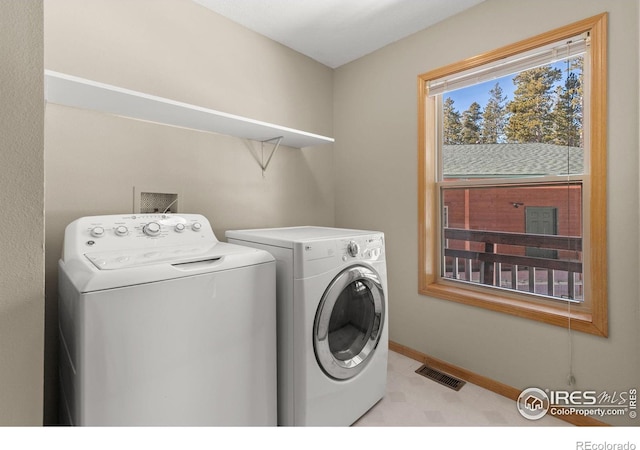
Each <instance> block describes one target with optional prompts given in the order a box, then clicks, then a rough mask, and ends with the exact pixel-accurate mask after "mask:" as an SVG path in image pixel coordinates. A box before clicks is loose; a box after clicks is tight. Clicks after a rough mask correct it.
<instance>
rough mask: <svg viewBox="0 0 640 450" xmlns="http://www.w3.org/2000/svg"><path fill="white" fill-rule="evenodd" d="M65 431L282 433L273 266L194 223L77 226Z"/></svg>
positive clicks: (71, 264) (68, 241) (63, 345)
mask: <svg viewBox="0 0 640 450" xmlns="http://www.w3.org/2000/svg"><path fill="white" fill-rule="evenodd" d="M59 293H60V297H59V326H60V379H61V406H62V408H61V409H62V422H63V423H68V424H71V425H87V426H105V425H115V426H252V425H255V426H267V425H276V423H277V407H276V402H277V398H276V364H275V360H276V333H275V329H276V315H275V261H274V259H273V257H272V256H271V255H270V254H269V253H267V252H266V251H260V250H256V249H251V248H247V247H240V246H237V245H232V244H227V243H221V242H218V240H217V239H216V237H215V235H214V233H213V231H212V229H211V226H210V224H209V222H208V220H207V219H206V218H205V217H204V216H201V215H196V214H179V215H174V214H171V215H163V214H136V215H113V216H93V217H84V218H81V219H78V220H76V221H74V222H72V223H71V224H69V225H68V226H67V228H66V230H65V237H64V247H63V255H62V258H61V259H60V262H59Z"/></svg>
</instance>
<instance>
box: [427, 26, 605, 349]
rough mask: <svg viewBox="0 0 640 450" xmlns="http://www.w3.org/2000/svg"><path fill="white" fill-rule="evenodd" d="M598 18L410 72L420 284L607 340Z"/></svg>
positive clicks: (601, 46) (600, 31)
mask: <svg viewBox="0 0 640 450" xmlns="http://www.w3.org/2000/svg"><path fill="white" fill-rule="evenodd" d="M605 39H606V15H604V14H603V15H601V16H597V17H594V18H590V19H586V20H584V21H581V22H579V23H576V24H573V25H569V26H567V27H564V28H562V29H559V30H554V31H552V32H549V33H546V34H544V35H541V36H537V37H535V38H532V39H529V40H527V41H523V42H519V43H517V44H514V45H511V46H508V47H504V48H502V49H498V50H496V51H493V52H489V53H487V54H485V55H481V56H478V57H476V58H470V59H468V60H465V61H463V62H461V63H457V64H453V65H451V66H447V67H444V68H441V69H438V70H435V71H432V72H429V73H426V74H423V75H420V77H419V86H420V88H419V96H420V97H419V101H420V111H421V114H420V123H419V131H420V141H419V144H420V145H419V155H420V172H419V177H420V180H419V181H420V182H419V189H420V191H419V201H420V204H419V207H420V208H419V212H420V217H419V221H420V292H421V293H422V294H425V295H429V296H436V297H440V298H445V299H449V300H454V301H458V302H463V303H467V304H472V305H476V306H481V307H485V308H489V309H493V310H497V311H501V312H506V313H510V314H515V315H518V316H521V317H529V318H532V319H535V320H540V321H544V322H547V323H552V324H555V325H560V326H566V325H567V324H568V323H569V320H570V321H571V326H572V328H574V329H577V330H581V331H585V332H590V333H594V334H599V335H605V336H606V335H607V320H606V205H605V204H604V202H605V188H606V178H605V175H606V166H605V164H606V149H605V143H606V135H605V131H606V123H605V122H606V91H605V86H606V41H605Z"/></svg>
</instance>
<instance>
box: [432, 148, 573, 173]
mask: <svg viewBox="0 0 640 450" xmlns="http://www.w3.org/2000/svg"><path fill="white" fill-rule="evenodd" d="M442 153H443V173H444V177H445V178H478V177H509V176H520V177H522V176H539V175H567V174H580V173H582V172H583V165H584V163H583V150H582V148H579V147H567V146H562V145H553V144H538V143H533V144H464V145H444V146H443V152H442ZM567 166H568V170H567Z"/></svg>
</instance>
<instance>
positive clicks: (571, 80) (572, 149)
mask: <svg viewBox="0 0 640 450" xmlns="http://www.w3.org/2000/svg"><path fill="white" fill-rule="evenodd" d="M583 60H584V58H583V57H582V56H578V57H574V58H571V59H567V60H564V61H559V62H556V63H554V64H549V65H545V66H541V67H535V68H532V69H529V70H525V71H522V72H519V73H516V74H513V75H509V76H506V77H502V78H499V79H497V80H493V81H490V82H485V83H480V84H476V85H473V86H469V87H466V88H463V89H459V90H456V91H451V92H447V93H445V94H444V95H443V97H442V127H441V131H442V179H443V180H444V181H451V180H459V179H471V178H520V177H531V176H545V175H566V174H572V175H573V174H582V173H583V172H584V164H583V161H584V154H583V113H582V111H583V87H582V85H583V80H582V79H583Z"/></svg>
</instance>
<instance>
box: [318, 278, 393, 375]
mask: <svg viewBox="0 0 640 450" xmlns="http://www.w3.org/2000/svg"><path fill="white" fill-rule="evenodd" d="M384 302H385V298H384V291H383V289H382V284H381V282H380V278H379V277H378V275H377V274H376V273H375V272H374V271H373V270H371V269H369V268H367V267H364V266H352V267H349V268H348V269H345V270H344V271H342V272H341V273H340V274H339V275H338V276H337V277H336V278H335V279H334V280H333V281H332V282H331V284H330V285H329V287H328V288H327V290H326V291H325V293H324V295H323V296H322V300H321V301H320V306H319V307H318V310H317V312H316V318H315V323H314V327H313V331H314V336H313V344H314V349H315V352H316V358H317V360H318V363H319V364H320V366H321V367H322V370H324V371H325V373H326V374H327V375H329V376H330V377H332V378H335V379H338V380H346V379H348V378H351V377H353V376H355V375H357V374H358V373H359V372H360V371H361V370H362V369H363V368H364V367H365V365H366V364H367V362H368V360H369V358H370V357H371V356H372V355H373V353H374V352H375V350H376V347H377V345H378V341H379V340H380V336H381V334H382V326H383V324H384V310H385V308H384V306H385V305H384Z"/></svg>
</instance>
